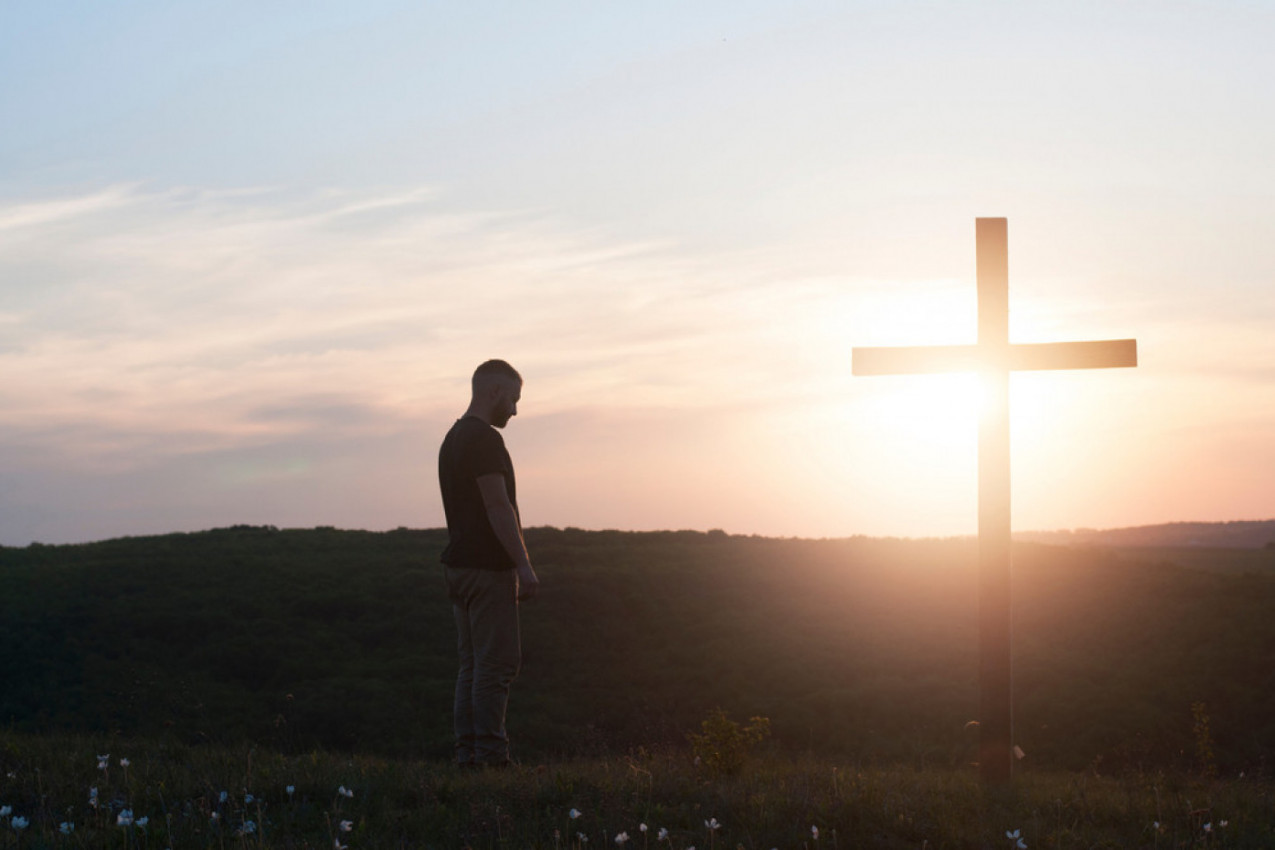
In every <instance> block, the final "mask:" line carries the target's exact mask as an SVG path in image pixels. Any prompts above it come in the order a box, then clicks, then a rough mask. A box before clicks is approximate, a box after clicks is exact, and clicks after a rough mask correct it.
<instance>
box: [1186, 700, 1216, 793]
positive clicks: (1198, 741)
mask: <svg viewBox="0 0 1275 850" xmlns="http://www.w3.org/2000/svg"><path fill="white" fill-rule="evenodd" d="M1191 717H1192V720H1193V721H1194V722H1193V723H1192V731H1193V732H1194V733H1195V757H1196V758H1197V759H1199V762H1200V773H1201V774H1202V775H1203V776H1204V777H1205V778H1206V779H1215V778H1216V777H1217V759H1216V757H1215V755H1214V753H1213V735H1212V733H1211V732H1209V709H1208V706H1207V705H1205V704H1204V703H1202V702H1193V703H1191Z"/></svg>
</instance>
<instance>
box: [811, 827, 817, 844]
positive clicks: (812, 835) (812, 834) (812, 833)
mask: <svg viewBox="0 0 1275 850" xmlns="http://www.w3.org/2000/svg"><path fill="white" fill-rule="evenodd" d="M810 837H811V838H813V839H814V840H815V841H818V840H819V827H817V826H812V827H810Z"/></svg>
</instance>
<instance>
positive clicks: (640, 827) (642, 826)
mask: <svg viewBox="0 0 1275 850" xmlns="http://www.w3.org/2000/svg"><path fill="white" fill-rule="evenodd" d="M638 832H646V824H644V823H640V824H638Z"/></svg>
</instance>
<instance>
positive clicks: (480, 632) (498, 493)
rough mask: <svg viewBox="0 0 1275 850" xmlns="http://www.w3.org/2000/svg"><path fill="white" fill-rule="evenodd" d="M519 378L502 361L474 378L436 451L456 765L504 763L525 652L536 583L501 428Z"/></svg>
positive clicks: (512, 407) (511, 410)
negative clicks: (524, 626) (453, 657)
mask: <svg viewBox="0 0 1275 850" xmlns="http://www.w3.org/2000/svg"><path fill="white" fill-rule="evenodd" d="M521 397H522V376H521V375H519V374H518V373H517V371H515V370H514V367H512V366H510V365H509V364H508V363H506V362H505V361H503V360H488V361H487V362H486V363H483V364H482V365H480V366H479V367H478V368H477V369H476V370H474V377H473V381H472V395H471V397H470V402H469V409H468V410H466V411H465V415H464V416H463V417H461V418H460V419H458V420H457V421H456V423H455V424H454V425H452V427H451V430H450V431H448V432H447V437H446V438H445V439H444V440H443V446H442V448H441V449H439V452H438V483H439V487H440V488H441V489H442V492H443V511H444V513H446V515H447V548H446V549H444V550H443V556H442V561H443V564H444V570H445V572H446V576H447V592H448V595H449V596H450V597H451V600H452V612H453V614H454V615H455V618H456V633H457V648H458V649H459V654H460V672H459V674H458V675H457V677H456V703H455V721H456V762H457V764H459V765H461V766H465V767H470V766H493V767H500V766H505V765H508V764H509V763H510V762H509V738H508V736H507V735H506V734H505V706H506V705H507V703H508V702H509V686H510V684H511V683H512V682H513V680H514V677H515V676H517V675H518V668H519V666H520V665H521V663H522V650H521V646H520V644H519V634H518V603H519V602H520V601H524V600H529V599H531V598H532V597H534V596H535V595H536V591H537V590H538V589H539V587H540V582H539V580H538V579H537V578H536V573H535V570H533V569H532V568H531V559H530V558H529V557H528V556H527V546H526V544H525V543H524V542H523V538H522V522H521V520H520V518H519V516H518V498H517V486H516V484H515V481H514V468H513V463H512V462H511V461H510V459H509V452H507V451H506V450H505V441H504V440H503V439H501V436H500V434H499V433H497V431H496V429H497V428H504V427H505V425H506V424H508V422H509V420H510V419H511V418H512V417H513V416H514V415H516V414H517V413H518V401H519V399H521Z"/></svg>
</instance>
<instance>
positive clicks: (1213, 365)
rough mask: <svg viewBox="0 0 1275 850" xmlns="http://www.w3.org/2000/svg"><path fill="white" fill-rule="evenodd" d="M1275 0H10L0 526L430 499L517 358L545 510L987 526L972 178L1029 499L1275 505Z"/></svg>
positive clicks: (754, 521)
mask: <svg viewBox="0 0 1275 850" xmlns="http://www.w3.org/2000/svg"><path fill="white" fill-rule="evenodd" d="M1273 35H1275V11H1273V10H1272V7H1270V6H1268V5H1266V4H1258V3H1236V2H1221V3H1211V4H1201V3H1154V4H1152V3H1141V4H1139V3H1121V4H1111V3H1069V4H1065V5H1064V4H1050V5H1045V4H1023V3H1016V4H1011V3H979V2H970V3H960V4H952V3H908V2H893V3H884V2H882V3H866V2H865V3H831V2H818V3H815V2H810V3H801V2H798V3H783V4H780V3H761V2H753V3H746V2H732V3H697V4H674V3H610V2H608V3H535V4H525V3H524V4H514V3H482V2H479V3H466V4H440V3H415V4H406V3H375V2H372V3H360V4H345V3H339V4H338V3H305V4H301V3H272V4H249V3H217V4H211V3H176V4H174V3H152V2H134V3H116V4H109V5H103V4H88V3H82V4H74V3H56V2H55V3H48V4H23V5H10V6H6V7H4V9H3V10H0V80H3V81H4V82H2V83H0V117H2V118H3V121H4V126H5V128H6V131H5V133H4V134H2V135H0V404H2V405H3V408H2V409H3V410H4V411H5V415H4V416H3V418H0V482H3V484H0V487H2V488H3V489H0V543H3V544H9V545H20V544H23V543H26V542H29V541H30V540H41V541H45V542H62V541H71V540H85V539H95V538H99V537H105V536H115V535H120V534H137V533H150V532H163V531H170V530H188V529H198V528H206V527H210V526H215V525H224V524H229V523H234V522H249V523H273V524H277V525H281V526H284V525H286V526H307V525H317V524H333V525H338V526H343V527H363V528H390V527H395V526H398V525H409V526H433V525H439V524H440V523H441V514H440V510H439V505H438V499H437V496H436V494H435V493H434V485H433V476H434V472H433V457H434V451H435V447H436V445H437V442H438V440H439V439H440V438H441V435H442V433H443V432H444V431H445V430H446V427H447V425H448V424H449V422H450V421H451V419H453V418H454V417H455V416H456V415H458V414H459V412H460V411H461V410H463V408H464V405H465V400H466V399H465V392H466V383H467V376H468V373H469V372H470V371H471V370H472V368H473V366H474V365H476V363H477V362H479V361H481V360H482V359H485V358H487V357H491V356H502V357H506V358H508V359H510V360H511V361H513V362H514V363H515V365H517V366H518V367H519V369H520V370H521V371H522V372H523V373H524V375H525V376H526V377H527V387H526V390H525V392H524V398H525V402H524V405H523V409H522V412H521V415H520V416H519V418H518V419H516V420H514V422H513V423H511V425H510V427H509V429H508V431H507V433H506V438H507V441H508V442H509V445H510V447H511V450H513V452H514V456H515V460H516V462H517V463H518V467H519V472H520V478H521V480H520V493H522V494H523V499H522V501H523V505H522V507H523V513H524V518H525V519H526V521H527V522H529V523H531V524H554V525H575V526H583V527H615V528H668V527H691V528H709V527H722V528H725V529H727V530H729V531H734V532H743V533H754V532H755V533H763V534H794V535H808V536H825V535H828V536H836V535H844V534H858V533H862V534H907V535H932V534H959V533H969V532H972V531H973V529H974V517H975V499H974V493H975V483H974V454H973V452H974V445H975V443H974V440H973V434H974V429H975V427H976V425H975V421H976V417H977V409H976V408H977V405H976V402H975V401H974V400H973V397H974V393H973V391H972V390H971V385H970V384H969V382H968V381H963V380H962V379H959V378H958V379H952V378H910V379H897V380H895V379H889V380H886V379H872V380H865V379H851V378H850V376H849V360H850V349H851V347H853V346H855V345H876V344H914V343H958V342H968V341H971V340H972V338H973V333H974V294H973V293H974V290H973V230H974V228H973V219H974V218H975V217H976V216H986V215H992V216H1007V217H1008V218H1009V220H1010V251H1011V297H1012V302H1011V304H1012V309H1013V314H1012V323H1011V333H1012V335H1013V337H1014V338H1015V340H1017V341H1049V340H1054V339H1088V338H1104V337H1137V338H1138V339H1139V344H1140V353H1141V363H1140V366H1139V368H1138V369H1137V370H1113V371H1110V372H1101V373H1098V372H1094V373H1077V374H1073V375H1065V374H1060V373H1055V374H1050V375H1039V376H1038V375H1024V376H1019V377H1017V378H1015V398H1014V404H1015V411H1016V413H1015V429H1016V430H1015V457H1014V462H1015V494H1016V495H1015V512H1016V513H1015V516H1016V519H1015V525H1016V527H1019V528H1066V527H1076V526H1104V527H1106V526H1116V525H1129V524H1138V523H1147V522H1161V521H1172V520H1196V519H1252V518H1264V517H1268V516H1271V515H1275V510H1273V506H1275V484H1272V483H1271V482H1270V481H1269V476H1268V475H1266V474H1264V471H1265V470H1269V469H1271V468H1273V467H1272V463H1273V462H1275V449H1273V448H1272V446H1275V398H1273V397H1272V396H1273V395H1275V392H1273V391H1272V386H1273V385H1272V381H1271V377H1272V375H1273V374H1275V353H1273V352H1272V349H1271V347H1270V345H1269V343H1268V339H1269V335H1270V330H1271V327H1272V322H1275V295H1272V293H1273V292H1275V289H1273V288H1272V287H1271V285H1270V284H1271V280H1272V276H1273V274H1275V255H1273V254H1272V251H1271V249H1270V248H1269V245H1268V243H1269V234H1270V233H1271V232H1272V223H1273V222H1272V213H1271V206H1272V205H1271V201H1272V197H1273V196H1275V173H1273V172H1275V170H1273V169H1272V166H1271V165H1270V162H1269V151H1270V150H1272V149H1275V132H1273V127H1272V121H1273V120H1275V119H1273V118H1272V115H1275V111H1273V110H1272V108H1271V107H1272V97H1273V93H1272V90H1271V84H1270V82H1269V81H1270V80H1272V79H1275V67H1273V66H1275V57H1273V56H1272V53H1271V51H1270V50H1269V44H1270V42H1271V38H1272V36H1273Z"/></svg>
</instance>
